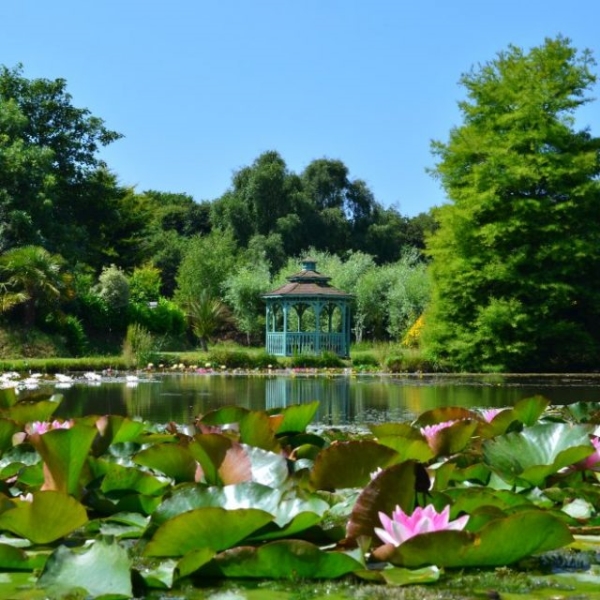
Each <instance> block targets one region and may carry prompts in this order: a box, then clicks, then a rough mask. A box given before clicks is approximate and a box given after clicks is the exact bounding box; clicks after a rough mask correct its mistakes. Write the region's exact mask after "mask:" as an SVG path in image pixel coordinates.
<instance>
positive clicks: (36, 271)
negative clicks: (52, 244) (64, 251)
mask: <svg viewBox="0 0 600 600" xmlns="http://www.w3.org/2000/svg"><path fill="white" fill-rule="evenodd" d="M64 267H65V262H64V259H63V258H62V257H61V256H59V255H56V254H51V253H50V252H48V251H47V250H45V249H44V248H41V247H39V246H21V247H19V248H12V249H11V250H8V251H6V252H5V253H4V254H2V255H0V309H1V312H6V311H10V310H12V309H13V308H15V307H16V306H22V307H23V323H24V325H25V326H26V327H32V326H33V325H34V323H35V321H36V315H37V313H38V312H40V311H43V312H45V313H46V314H53V313H55V312H56V311H57V310H58V307H59V305H60V303H61V302H64V301H66V300H67V299H69V298H70V297H72V293H73V289H72V285H71V283H72V278H71V276H70V275H69V274H68V273H66V272H65V270H64Z"/></svg>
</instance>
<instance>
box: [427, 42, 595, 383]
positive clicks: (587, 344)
mask: <svg viewBox="0 0 600 600" xmlns="http://www.w3.org/2000/svg"><path fill="white" fill-rule="evenodd" d="M594 65H595V63H594V60H593V58H592V56H591V54H590V53H589V52H588V51H584V52H579V51H577V50H576V49H575V48H574V47H573V46H572V45H571V42H570V41H569V40H568V39H565V38H562V37H558V38H556V39H547V40H545V42H544V43H543V44H542V45H540V46H538V47H535V48H533V49H531V50H530V51H529V52H524V51H523V50H522V49H520V48H517V47H515V46H510V47H509V48H508V49H507V50H506V51H504V52H500V53H499V54H498V55H497V57H496V58H495V59H494V60H492V61H491V62H488V63H486V64H484V65H482V66H480V67H479V68H478V69H476V70H472V71H471V72H469V73H466V74H465V75H463V76H462V78H461V80H460V81H461V84H462V86H463V87H464V89H465V90H466V99H465V100H464V101H462V102H460V104H459V106H460V110H461V113H462V117H463V124H462V125H461V126H459V127H456V128H454V129H452V130H451V132H450V136H449V140H448V141H447V142H446V143H442V142H435V143H434V144H433V152H434V154H435V155H436V156H437V159H438V163H437V165H436V167H435V170H434V173H435V175H437V176H438V177H439V178H440V180H441V183H442V185H443V187H444V189H445V191H446V194H447V196H448V199H449V202H448V204H446V205H444V206H442V207H441V208H440V209H439V210H438V211H437V213H436V218H437V220H438V222H439V229H438V230H437V231H436V233H435V234H434V235H433V236H432V237H431V238H430V240H429V245H428V248H429V253H430V255H431V257H432V258H433V263H432V269H431V274H432V278H433V301H432V305H431V310H430V311H429V312H428V314H427V315H426V321H425V327H426V329H425V340H427V341H428V343H429V347H430V349H431V350H432V352H433V354H434V355H435V356H437V357H438V358H440V359H443V360H446V361H447V362H448V364H450V365H451V366H452V367H454V368H458V369H471V370H473V369H474V370H505V371H506V370H508V371H528V370H533V369H536V370H538V369H542V370H561V369H568V368H569V369H572V368H581V369H583V368H589V367H590V366H592V365H597V360H598V350H599V345H600V219H599V217H598V215H599V214H600V180H599V177H598V176H599V174H600V153H599V150H600V140H599V139H598V138H597V137H593V136H592V135H591V133H590V131H589V130H587V129H577V128H576V121H575V112H576V110H577V109H578V108H580V107H581V106H583V105H584V104H586V103H588V102H590V97H589V92H590V89H591V87H592V85H593V84H594V82H595V80H596V77H595V75H594V74H593V72H592V69H593V67H594Z"/></svg>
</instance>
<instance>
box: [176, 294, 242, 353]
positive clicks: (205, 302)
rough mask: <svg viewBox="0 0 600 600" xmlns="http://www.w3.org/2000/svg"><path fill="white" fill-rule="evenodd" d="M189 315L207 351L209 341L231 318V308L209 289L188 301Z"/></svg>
mask: <svg viewBox="0 0 600 600" xmlns="http://www.w3.org/2000/svg"><path fill="white" fill-rule="evenodd" d="M186 307H187V311H186V312H187V317H188V319H189V321H190V324H191V326H192V331H193V332H194V335H195V336H196V337H197V338H198V341H199V343H200V347H201V348H202V350H204V351H205V352H206V351H207V350H208V342H209V341H210V339H211V338H212V337H213V336H214V334H215V333H216V332H217V331H218V330H219V329H220V328H221V327H222V326H223V325H225V324H226V323H227V322H228V321H229V320H230V318H231V317H230V314H229V309H228V308H227V307H226V306H225V305H224V304H223V303H222V302H221V301H220V300H219V299H218V298H215V297H213V296H212V295H211V294H210V292H209V291H208V290H204V291H202V292H201V293H200V295H199V296H198V297H197V298H194V299H190V300H188V301H187V302H186Z"/></svg>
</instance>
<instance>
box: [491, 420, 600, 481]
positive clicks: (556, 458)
mask: <svg viewBox="0 0 600 600" xmlns="http://www.w3.org/2000/svg"><path fill="white" fill-rule="evenodd" d="M593 450H594V449H593V446H592V445H591V443H590V440H589V436H588V429H587V428H586V427H585V426H583V425H569V424H566V423H538V424H537V425H534V426H532V427H527V428H525V429H524V430H523V431H521V432H512V433H507V434H505V435H502V436H498V437H496V438H494V439H491V440H486V441H485V442H484V444H483V456H484V460H485V462H486V463H487V464H488V465H489V466H490V468H491V469H492V470H494V471H495V472H496V473H498V475H500V477H502V478H503V479H504V480H505V481H507V482H509V483H512V484H518V485H522V486H541V485H542V484H543V482H544V480H545V479H546V477H548V476H549V475H552V474H554V473H557V472H558V471H560V470H561V469H563V468H564V467H568V466H569V465H572V464H575V463H576V462H578V461H580V460H583V459H584V458H586V457H587V456H589V455H590V454H591V453H592V452H593Z"/></svg>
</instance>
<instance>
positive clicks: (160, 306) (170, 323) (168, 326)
mask: <svg viewBox="0 0 600 600" xmlns="http://www.w3.org/2000/svg"><path fill="white" fill-rule="evenodd" d="M127 312H128V319H129V322H130V323H139V324H140V325H142V326H143V327H145V328H146V329H148V331H150V332H152V333H156V334H163V335H166V334H168V335H172V336H181V335H182V334H183V333H184V332H185V328H186V319H185V313H184V312H183V310H181V308H179V306H177V304H175V303H174V302H172V301H171V300H167V299H166V298H163V297H160V298H159V299H158V301H156V305H155V306H154V305H153V306H149V304H148V303H137V302H131V303H130V304H129V306H128V310H127Z"/></svg>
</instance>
